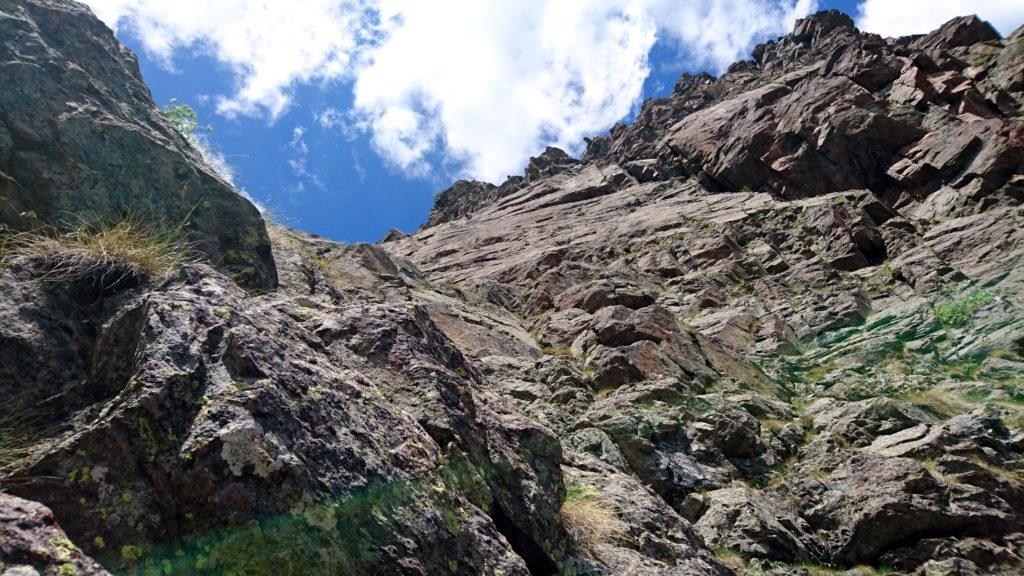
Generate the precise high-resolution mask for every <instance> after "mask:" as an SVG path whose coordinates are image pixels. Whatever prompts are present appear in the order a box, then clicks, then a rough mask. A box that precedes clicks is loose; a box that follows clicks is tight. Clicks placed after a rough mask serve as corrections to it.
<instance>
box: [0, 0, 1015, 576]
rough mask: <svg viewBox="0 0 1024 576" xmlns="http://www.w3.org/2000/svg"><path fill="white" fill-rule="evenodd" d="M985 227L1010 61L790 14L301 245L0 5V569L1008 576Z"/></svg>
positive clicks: (1006, 167)
mask: <svg viewBox="0 0 1024 576" xmlns="http://www.w3.org/2000/svg"><path fill="white" fill-rule="evenodd" d="M1022 201H1024V29H1018V31H1017V32H1015V33H1014V34H1012V35H1011V36H1009V37H1007V38H1002V37H1000V35H999V34H998V33H997V32H996V31H995V30H994V29H993V28H992V27H991V26H990V25H989V24H988V23H986V22H984V21H982V20H979V19H978V18H975V17H963V18H957V19H954V20H951V21H950V22H948V23H946V24H945V25H943V26H942V27H941V28H939V29H938V30H935V31H934V32H932V33H930V34H927V35H922V36H913V37H905V38H888V39H886V38H881V37H879V36H877V35H873V34H866V33H862V32H860V31H858V30H857V29H856V28H855V27H854V24H853V22H852V20H851V19H850V18H849V17H847V16H846V15H844V14H842V13H840V12H836V11H828V12H820V13H818V14H814V15H812V16H810V17H808V18H805V19H802V20H800V21H798V22H797V23H796V26H795V28H794V30H793V32H792V33H791V34H789V35H787V36H784V37H781V38H779V39H777V40H775V41H772V42H768V43H766V44H762V45H760V46H758V47H757V48H755V50H754V51H753V59H752V60H747V61H742V62H737V63H735V64H733V65H732V66H731V67H730V68H729V69H728V71H727V72H726V73H724V74H723V75H722V76H720V77H718V78H715V77H713V76H710V75H708V74H697V75H689V74H687V75H684V76H683V77H682V78H680V80H679V81H678V82H677V84H676V86H675V88H674V89H673V91H672V93H671V94H669V95H668V96H667V97H666V98H661V99H652V100H648V101H647V102H645V103H644V105H643V107H642V109H641V110H640V113H639V115H638V117H637V119H636V121H635V122H634V123H632V124H629V125H618V126H615V127H614V128H613V129H612V130H611V131H610V133H609V134H608V135H606V136H601V137H597V138H594V139H592V140H589V141H588V145H587V148H586V152H585V153H584V154H583V155H582V157H581V158H579V159H576V158H572V157H571V156H569V155H568V154H566V153H565V152H563V151H561V150H558V149H555V148H549V149H547V150H546V151H545V152H544V153H543V154H541V155H539V156H538V157H536V158H533V159H531V160H530V163H529V165H528V166H527V168H526V170H525V174H524V175H522V176H514V177H510V178H509V179H508V180H507V181H506V182H505V183H503V184H502V185H500V186H494V185H491V184H486V183H480V182H458V183H456V184H454V185H453V186H452V187H451V188H450V189H448V190H445V191H443V192H441V193H439V194H438V196H437V199H436V202H435V206H434V209H433V210H432V211H431V213H430V215H429V217H428V219H427V221H426V222H425V223H424V225H423V226H422V227H421V228H420V230H418V231H416V232H415V233H412V234H404V233H400V232H397V231H394V232H392V233H391V234H389V235H388V236H387V238H385V239H384V240H383V241H381V242H380V243H378V244H339V243H334V242H331V241H328V240H326V239H323V238H320V237H317V236H314V235H310V234H306V233H302V232H298V231H294V230H290V229H287V228H285V227H282V226H278V225H269V224H265V223H264V222H263V220H262V219H261V218H260V217H259V214H258V212H257V210H256V209H255V208H254V207H253V206H252V204H251V203H250V202H248V201H247V200H246V199H245V198H243V197H242V196H240V195H239V194H237V193H236V192H235V191H234V190H232V188H231V187H230V185H229V184H228V183H226V182H224V181H223V180H222V179H221V178H220V177H219V176H218V175H217V174H216V172H215V171H214V170H213V169H211V168H210V167H209V166H208V165H207V164H206V163H205V161H204V159H203V157H202V155H201V154H200V153H199V152H198V151H197V150H195V149H194V147H193V146H192V144H191V143H190V142H189V141H188V139H186V138H183V137H182V136H181V135H180V134H178V133H177V132H176V131H175V130H174V128H173V126H172V125H171V124H170V123H169V122H168V121H167V119H166V118H164V117H163V116H162V115H161V114H160V112H159V110H158V109H157V108H156V107H155V105H154V104H153V101H152V97H151V96H150V93H149V90H148V89H147V88H146V86H145V85H144V84H143V82H142V80H141V78H140V75H139V72H138V65H137V63H136V61H135V58H134V56H133V55H132V54H131V53H130V52H129V51H128V50H126V49H125V48H123V47H122V46H121V45H120V44H119V43H118V42H117V40H116V39H115V38H114V36H113V34H112V33H111V32H110V30H108V29H107V28H106V27H105V26H104V25H103V24H101V23H100V22H99V21H98V20H97V19H96V18H95V17H94V16H93V15H92V13H91V12H90V11H89V10H88V9H87V8H85V7H83V6H81V5H79V4H77V3H75V2H73V1H71V0H0V233H2V235H0V246H2V248H0V249H2V250H3V266H2V268H0V574H2V575H3V576H15V575H19V576H20V575H28V574H39V575H56V576H69V575H75V574H81V575H103V574H118V575H122V574H123V575H135V574H138V575H143V574H145V575H150V574H153V575H156V574H159V575H164V576H172V575H228V574H235V575H238V574H247V575H261V574H267V575H270V574H273V575H275V576H287V575H338V574H346V575H347V574H352V575H368V574H373V575H377V576H390V575H396V576H397V575H422V576H428V575H429V576H434V575H444V574H451V575H486V576H551V575H556V574H557V575H566V576H569V575H575V576H589V575H594V576H598V575H608V576H611V575H632V576H646V575H720V576H726V575H732V574H736V575H749V576H754V575H767V574H773V575H778V576H783V575H785V576H822V575H825V574H847V575H849V576H854V575H858V576H870V575H875V574H907V575H920V576H925V575H927V576H937V575H957V576H960V575H964V576H966V575H982V574H1019V573H1021V571H1022V570H1024V309H1022V307H1024V207H1022V205H1021V204H1022ZM154 230H156V231H157V232H154ZM167 230H171V231H173V232H174V233H175V234H174V236H173V238H172V236H170V235H168V234H165V233H164V232H165V231H167ZM179 241H180V242H181V244H180V245H178V244H175V243H176V242H179ZM175 246H184V247H186V248H187V249H186V248H175Z"/></svg>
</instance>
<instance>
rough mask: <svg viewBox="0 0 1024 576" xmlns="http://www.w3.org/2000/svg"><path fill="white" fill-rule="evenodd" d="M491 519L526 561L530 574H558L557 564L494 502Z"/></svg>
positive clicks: (538, 575) (513, 548)
mask: <svg viewBox="0 0 1024 576" xmlns="http://www.w3.org/2000/svg"><path fill="white" fill-rule="evenodd" d="M491 520H493V521H494V525H495V526H496V527H497V528H498V532H501V534H502V536H504V537H505V540H508V544H509V546H511V547H512V550H513V551H514V552H515V553H516V554H517V555H518V556H519V557H520V558H522V559H523V561H524V562H526V568H527V569H528V570H529V571H530V574H531V575H532V576H554V575H556V574H558V566H556V565H555V563H554V561H553V560H551V557H549V556H548V554H547V552H545V551H544V549H543V548H541V547H540V546H538V545H537V543H536V542H534V541H533V539H532V538H530V536H529V535H527V534H526V533H524V532H523V531H522V530H520V529H519V528H518V527H517V526H516V525H515V524H513V523H512V521H511V520H509V518H508V516H507V515H506V514H505V511H504V510H502V508H501V506H500V505H499V504H498V503H497V502H495V503H494V506H493V508H492V511H491Z"/></svg>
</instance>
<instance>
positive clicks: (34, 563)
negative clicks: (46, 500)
mask: <svg viewBox="0 0 1024 576" xmlns="http://www.w3.org/2000/svg"><path fill="white" fill-rule="evenodd" d="M0 571H2V573H3V574H4V575H5V576H6V575H9V576H18V575H23V576H29V575H39V574H53V575H60V576H63V575H65V574H81V575H82V576H108V575H109V574H110V573H109V572H107V571H106V570H104V569H103V568H102V567H100V565H99V564H97V563H96V562H95V561H94V560H93V559H92V558H89V557H88V556H86V555H85V554H83V553H82V551H81V550H79V549H78V547H77V546H75V545H74V544H73V543H72V542H71V540H69V539H68V537H67V535H65V534H64V531H63V530H61V529H60V526H58V525H57V521H56V520H54V518H53V513H52V512H50V510H49V509H47V508H46V507H45V506H43V505H41V504H38V503H36V502H30V501H28V500H22V499H21V498H16V497H14V496H10V495H8V494H0Z"/></svg>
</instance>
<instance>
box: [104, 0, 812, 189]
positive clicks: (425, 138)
mask: <svg viewBox="0 0 1024 576" xmlns="http://www.w3.org/2000/svg"><path fill="white" fill-rule="evenodd" d="M86 1H87V3H89V4H90V5H91V6H92V7H93V8H94V9H95V10H96V12H97V14H98V15H99V16H100V17H101V18H103V19H104V20H105V21H106V22H107V23H108V24H111V25H115V26H120V27H122V29H124V30H128V31H130V32H131V33H132V34H133V35H134V36H136V37H138V38H139V40H140V41H141V42H142V43H143V46H144V47H145V50H146V51H147V52H149V53H150V54H152V55H153V56H155V57H156V58H159V59H161V60H162V61H163V62H164V63H165V64H167V65H168V66H170V65H172V64H173V62H174V60H175V58H177V57H180V53H181V52H182V51H186V52H191V51H196V50H198V51H202V52H204V53H207V54H209V55H212V56H213V57H214V58H216V59H217V60H219V61H220V62H222V63H224V64H226V65H227V66H229V67H230V69H231V70H232V71H233V72H234V75H235V78H236V80H237V82H238V86H237V89H236V90H235V91H234V92H232V93H228V94H226V95H221V96H220V97H219V99H218V100H217V106H218V110H219V111H220V112H221V113H223V114H226V115H233V114H247V115H261V114H265V115H268V116H269V117H271V118H272V119H273V118H275V117H277V116H279V115H280V114H281V113H282V112H283V111H284V110H286V109H287V108H288V106H289V105H290V104H291V100H290V94H291V91H292V89H293V88H294V87H295V86H296V85H298V84H300V83H310V82H321V83H323V85H324V89H325V90H349V89H351V90H352V92H353V94H352V96H353V97H354V105H353V107H352V108H351V109H349V110H344V111H341V110H337V109H333V110H332V109H327V110H325V111H324V112H323V113H321V114H319V115H317V117H316V118H315V120H316V121H317V122H318V123H319V124H320V125H321V126H322V127H325V128H326V127H331V126H335V127H337V128H339V129H340V131H341V132H342V134H343V135H346V137H351V135H352V133H353V132H352V131H353V130H363V131H365V132H366V133H367V134H368V135H369V138H370V141H371V143H372V145H373V147H374V148H375V149H376V150H377V151H378V153H380V155H381V156H382V157H384V158H385V159H386V160H387V161H388V162H390V163H392V164H394V165H395V166H397V167H399V168H400V169H402V170H403V171H404V172H405V173H406V174H409V175H412V176H426V175H429V174H434V173H436V171H437V170H438V169H443V170H446V171H455V172H458V173H459V175H462V176H469V177H476V178H481V179H487V180H491V181H498V180H501V179H502V178H503V177H504V176H505V175H506V174H509V173H517V172H519V171H520V170H521V169H522V167H523V164H524V163H525V161H526V159H527V157H528V156H530V155H534V154H536V153H537V152H539V151H540V150H542V149H543V147H544V146H545V145H549V144H550V145H556V146H560V147H562V148H565V149H568V150H570V151H572V152H579V150H580V147H581V144H582V138H583V136H585V135H588V134H593V133H596V132H600V131H603V130H605V129H607V128H608V127H609V126H610V125H611V124H612V123H613V122H615V121H617V120H619V119H621V118H622V117H624V116H625V115H627V114H628V113H629V112H630V110H631V109H633V107H634V106H636V105H637V103H638V101H639V98H640V96H641V90H642V88H643V82H644V80H645V78H646V77H647V75H648V73H649V63H648V54H649V52H650V50H651V48H652V46H653V45H654V44H655V42H656V41H658V40H659V39H660V40H662V41H664V42H668V43H669V44H672V45H675V46H676V47H678V48H679V49H680V53H681V54H685V55H686V56H687V57H688V59H689V60H690V62H691V63H692V65H693V67H695V68H696V67H709V68H712V69H715V70H720V69H722V68H724V67H725V66H727V65H728V64H729V63H731V62H732V61H734V60H736V59H739V58H742V57H743V56H744V55H746V54H747V53H748V51H749V49H750V48H751V47H752V44H753V43H754V41H755V40H760V39H763V38H765V37H770V36H775V35H779V34H783V33H785V32H787V31H788V30H789V29H790V28H791V27H792V24H793V21H794V20H795V19H796V18H797V17H799V16H802V15H804V14H806V13H808V12H810V11H812V10H813V9H814V8H815V7H816V4H817V2H816V0H688V1H685V2H680V1H677V0H517V1H516V2H507V1H504V0H486V1H485V0H431V1H429V2H418V1H408V0H405V1H402V0H305V1H304V2H302V3H301V5H298V6H297V5H296V3H293V2H281V1H280V0H259V1H252V0H216V1H211V0H174V1H173V2H168V1H167V0H86ZM339 79H341V80H343V81H344V82H326V83H324V82H323V81H325V80H327V81H330V80H339Z"/></svg>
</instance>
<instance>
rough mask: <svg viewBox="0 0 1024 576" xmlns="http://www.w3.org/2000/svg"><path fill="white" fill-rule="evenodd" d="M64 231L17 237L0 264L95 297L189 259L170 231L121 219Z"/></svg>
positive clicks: (187, 249)
mask: <svg viewBox="0 0 1024 576" xmlns="http://www.w3.org/2000/svg"><path fill="white" fill-rule="evenodd" d="M66 228H67V231H65V232H59V231H50V232H43V233H23V234H18V235H17V236H15V237H13V238H12V239H11V240H10V241H9V242H8V244H7V247H6V251H5V254H4V259H5V260H6V261H10V262H16V263H19V264H22V265H25V266H27V267H29V268H31V269H32V270H33V271H35V272H36V273H37V274H38V277H39V278H41V279H43V280H46V281H50V282H55V283H62V284H68V285H71V286H75V287H77V288H78V289H80V290H81V291H84V292H86V293H93V294H95V295H97V296H102V295H104V294H108V293H110V292H113V291H115V290H118V289H122V288H129V287H132V286H137V285H140V284H142V283H144V282H146V281H148V280H151V279H154V278H160V277H162V276H165V275H167V274H169V273H171V272H173V271H175V270H177V269H178V268H180V267H181V266H182V265H183V264H184V263H186V262H188V261H190V260H191V249H190V246H189V245H188V244H187V243H184V242H182V241H181V240H180V239H179V238H180V230H181V227H180V226H179V227H178V228H176V229H171V230H165V231H159V230H155V229H153V228H151V227H149V226H146V225H144V224H142V223H141V222H139V221H137V220H135V219H132V218H127V219H124V220H121V221H118V222H116V223H113V224H98V225H89V224H86V223H84V222H80V223H78V224H76V225H73V226H68V227H66Z"/></svg>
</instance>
